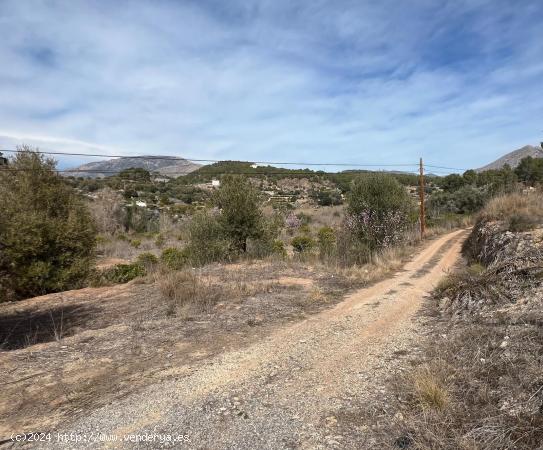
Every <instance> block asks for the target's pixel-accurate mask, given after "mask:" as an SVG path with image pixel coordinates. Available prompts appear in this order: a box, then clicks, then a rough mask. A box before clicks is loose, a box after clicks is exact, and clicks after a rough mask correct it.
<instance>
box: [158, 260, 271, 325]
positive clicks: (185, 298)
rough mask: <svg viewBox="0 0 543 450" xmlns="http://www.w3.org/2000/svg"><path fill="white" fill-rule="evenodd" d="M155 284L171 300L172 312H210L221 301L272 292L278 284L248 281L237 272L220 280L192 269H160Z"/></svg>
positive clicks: (170, 310)
mask: <svg viewBox="0 0 543 450" xmlns="http://www.w3.org/2000/svg"><path fill="white" fill-rule="evenodd" d="M155 283H156V285H157V287H158V290H159V292H160V294H161V296H162V298H163V299H164V300H165V301H167V302H168V313H169V314H170V315H175V314H181V315H183V314H188V313H201V312H210V311H211V309H212V308H213V307H214V306H215V305H217V304H219V303H227V302H228V303H231V302H236V301H239V300H241V299H243V298H246V297H250V296H254V295H256V294H259V293H264V292H266V293H269V292H272V291H273V289H274V288H276V287H277V286H278V285H277V283H274V282H258V281H248V280H247V279H244V277H243V276H242V275H241V276H240V275H236V274H234V273H232V274H231V276H230V277H229V279H227V280H224V279H222V280H218V279H214V278H211V277H208V276H203V275H200V274H199V273H198V272H196V271H194V270H192V269H185V270H179V271H166V270H162V271H159V272H157V273H156V274H155Z"/></svg>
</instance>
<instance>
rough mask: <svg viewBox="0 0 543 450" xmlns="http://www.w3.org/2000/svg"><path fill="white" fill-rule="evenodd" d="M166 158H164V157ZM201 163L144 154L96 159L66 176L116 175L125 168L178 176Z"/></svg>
mask: <svg viewBox="0 0 543 450" xmlns="http://www.w3.org/2000/svg"><path fill="white" fill-rule="evenodd" d="M163 158H164V159H163ZM199 167H201V166H200V164H195V163H193V162H191V161H189V160H188V159H184V158H178V157H173V156H142V157H138V158H130V157H126V158H114V159H108V160H105V161H95V162H91V163H88V164H83V165H81V166H79V167H75V168H73V169H71V171H67V172H64V175H65V176H76V177H91V178H100V177H107V176H111V175H115V174H116V173H119V172H121V171H122V170H125V169H130V168H141V169H145V170H148V171H150V172H158V173H160V174H162V175H167V176H169V177H178V176H181V175H186V174H188V173H191V172H194V171H195V170H197V169H198V168H199Z"/></svg>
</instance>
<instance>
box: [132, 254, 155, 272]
mask: <svg viewBox="0 0 543 450" xmlns="http://www.w3.org/2000/svg"><path fill="white" fill-rule="evenodd" d="M136 261H137V263H138V264H139V265H141V266H142V267H143V268H144V269H145V271H146V272H149V271H151V270H152V269H154V268H155V267H156V266H157V264H158V258H157V257H156V256H155V255H153V254H152V253H150V252H144V253H140V254H139V255H138V258H137V260H136Z"/></svg>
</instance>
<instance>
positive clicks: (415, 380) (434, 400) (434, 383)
mask: <svg viewBox="0 0 543 450" xmlns="http://www.w3.org/2000/svg"><path fill="white" fill-rule="evenodd" d="M436 367H439V365H438V364H434V366H433V367H432V366H429V365H424V366H422V367H420V368H418V369H416V370H415V371H414V372H413V373H412V374H411V376H410V379H411V382H412V389H413V391H414V396H415V398H416V399H417V402H418V403H419V404H420V405H421V406H422V407H423V408H432V409H436V410H443V409H445V408H446V407H447V406H448V405H449V403H450V396H449V392H448V389H447V387H446V385H445V381H444V380H443V376H442V372H443V371H442V370H436Z"/></svg>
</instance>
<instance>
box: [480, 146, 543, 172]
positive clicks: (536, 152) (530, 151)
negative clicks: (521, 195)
mask: <svg viewBox="0 0 543 450" xmlns="http://www.w3.org/2000/svg"><path fill="white" fill-rule="evenodd" d="M527 156H531V157H532V158H543V150H542V149H541V148H540V147H534V146H533V145H525V146H524V147H522V148H519V149H518V150H514V151H512V152H510V153H507V154H506V155H503V156H502V157H501V158H498V159H497V160H496V161H493V162H491V163H490V164H487V165H486V166H483V167H480V168H479V169H476V170H477V172H484V171H485V170H497V169H501V168H502V167H503V166H505V165H506V164H508V165H509V166H510V167H512V168H513V169H514V168H515V167H517V166H518V164H519V163H520V161H521V160H522V159H523V158H526V157H527Z"/></svg>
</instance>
